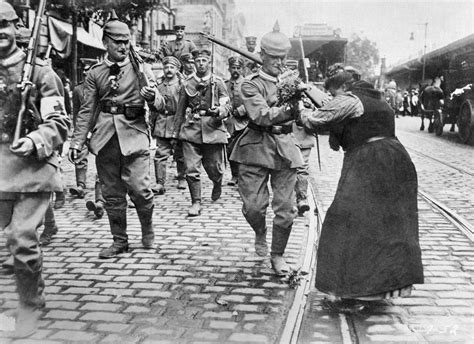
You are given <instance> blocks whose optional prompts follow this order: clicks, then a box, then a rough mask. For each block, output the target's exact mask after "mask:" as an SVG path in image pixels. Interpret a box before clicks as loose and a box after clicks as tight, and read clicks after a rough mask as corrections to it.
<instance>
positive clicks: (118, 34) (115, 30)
mask: <svg viewBox="0 0 474 344" xmlns="http://www.w3.org/2000/svg"><path fill="white" fill-rule="evenodd" d="M103 31H104V36H107V37H110V38H112V39H113V40H114V41H129V40H130V39H131V38H132V35H131V34H130V29H129V28H128V25H127V24H125V23H124V22H121V21H120V20H118V17H117V15H116V14H115V11H114V10H112V17H111V18H110V20H109V21H108V22H107V23H105V25H104V29H103Z"/></svg>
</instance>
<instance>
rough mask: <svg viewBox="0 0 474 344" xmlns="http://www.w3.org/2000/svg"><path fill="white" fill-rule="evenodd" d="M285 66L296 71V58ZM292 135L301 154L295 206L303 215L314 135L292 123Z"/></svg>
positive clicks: (306, 203) (297, 171) (307, 206)
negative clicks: (301, 164)
mask: <svg viewBox="0 0 474 344" xmlns="http://www.w3.org/2000/svg"><path fill="white" fill-rule="evenodd" d="M286 67H287V68H288V69H291V70H294V71H298V61H297V60H287V61H286ZM293 135H294V136H295V138H296V142H297V143H298V147H299V148H300V151H301V155H302V156H303V166H301V167H298V168H297V169H296V189H295V191H296V206H297V208H298V215H300V216H301V215H303V214H304V213H305V212H306V211H308V210H309V203H308V178H309V171H308V168H309V157H310V155H311V149H312V148H313V147H314V145H315V141H316V139H315V137H314V136H313V134H312V133H311V132H309V131H307V130H306V129H305V128H304V127H302V126H299V125H297V124H296V122H295V123H293Z"/></svg>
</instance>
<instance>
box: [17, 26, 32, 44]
mask: <svg viewBox="0 0 474 344" xmlns="http://www.w3.org/2000/svg"><path fill="white" fill-rule="evenodd" d="M30 37H31V30H30V29H28V28H27V27H24V26H22V27H20V28H18V30H17V31H16V42H17V43H18V44H28V43H29V42H30Z"/></svg>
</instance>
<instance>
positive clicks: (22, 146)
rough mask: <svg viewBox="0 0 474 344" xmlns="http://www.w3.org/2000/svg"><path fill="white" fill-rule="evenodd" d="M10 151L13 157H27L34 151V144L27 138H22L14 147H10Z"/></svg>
mask: <svg viewBox="0 0 474 344" xmlns="http://www.w3.org/2000/svg"><path fill="white" fill-rule="evenodd" d="M10 150H11V152H12V153H13V154H15V155H18V156H22V157H27V156H29V155H31V154H32V153H33V152H34V151H35V144H34V142H33V140H32V139H30V138H29V137H22V138H20V139H19V140H18V142H17V144H16V145H15V146H14V145H11V146H10Z"/></svg>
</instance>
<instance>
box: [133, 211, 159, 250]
mask: <svg viewBox="0 0 474 344" xmlns="http://www.w3.org/2000/svg"><path fill="white" fill-rule="evenodd" d="M154 207H155V205H152V206H151V208H150V209H146V208H137V215H138V219H139V220H140V224H141V227H142V244H143V247H144V248H146V249H149V248H153V245H154V243H155V233H154V231H153V209H154Z"/></svg>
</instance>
